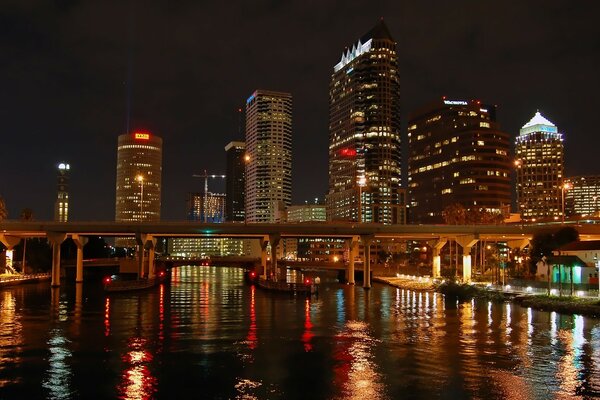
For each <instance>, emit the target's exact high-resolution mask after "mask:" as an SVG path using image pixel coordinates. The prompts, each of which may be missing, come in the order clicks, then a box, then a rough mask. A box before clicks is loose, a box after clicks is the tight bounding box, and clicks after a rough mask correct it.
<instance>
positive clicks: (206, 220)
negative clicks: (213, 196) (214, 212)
mask: <svg viewBox="0 0 600 400" xmlns="http://www.w3.org/2000/svg"><path fill="white" fill-rule="evenodd" d="M192 177H193V178H204V199H203V214H204V222H205V223H206V222H208V214H207V213H206V209H207V206H208V178H225V175H217V174H208V173H207V172H206V170H204V173H203V174H194V175H192Z"/></svg>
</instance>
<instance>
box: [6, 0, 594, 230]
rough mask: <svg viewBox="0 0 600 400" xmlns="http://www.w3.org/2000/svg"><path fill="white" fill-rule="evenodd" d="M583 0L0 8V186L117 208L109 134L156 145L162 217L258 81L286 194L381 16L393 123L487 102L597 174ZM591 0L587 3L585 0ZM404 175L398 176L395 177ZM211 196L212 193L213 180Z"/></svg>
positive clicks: (74, 205)
mask: <svg viewBox="0 0 600 400" xmlns="http://www.w3.org/2000/svg"><path fill="white" fill-rule="evenodd" d="M594 6H596V2H593V1H581V2H579V1H568V0H565V1H552V0H550V1H523V0H522V1H496V2H490V1H474V0H471V1H468V0H457V1H411V2H408V1H404V2H403V1H400V0H394V1H325V0H316V1H308V0H304V1H277V0H271V1H245V2H241V1H228V2H221V1H219V2H216V1H202V2H200V1H175V0H171V1H160V2H159V1H142V0H115V1H112V0H102V1H100V0H96V1H75V0H55V1H46V0H44V1H34V0H3V1H2V6H1V7H0V83H1V85H0V139H1V142H0V195H1V196H3V197H4V199H5V201H6V204H7V207H8V211H9V218H18V217H19V213H20V211H21V209H23V208H25V207H30V208H32V209H33V211H34V217H35V218H36V219H38V220H45V219H52V217H53V207H54V200H55V197H56V165H57V164H58V163H59V162H60V161H66V162H68V163H70V164H71V181H70V219H71V220H113V219H114V207H115V205H114V202H115V175H116V151H117V150H116V147H117V136H118V135H119V134H122V133H124V132H125V129H126V125H127V120H128V115H129V121H130V122H129V125H130V129H131V130H149V131H150V132H152V133H155V134H157V135H159V136H161V137H162V138H163V140H164V150H163V188H162V219H165V220H175V219H184V217H185V198H186V193H187V192H190V191H201V190H202V188H203V180H202V179H197V178H192V174H197V173H200V172H201V171H203V170H204V169H206V170H208V172H209V173H210V172H212V173H224V171H225V151H224V147H225V145H226V144H227V143H228V142H229V141H231V140H236V139H243V133H241V134H240V133H239V116H238V112H237V110H238V108H239V107H242V106H243V105H244V104H245V99H246V98H247V97H248V96H249V95H250V94H251V93H252V92H253V91H254V90H255V89H257V88H261V89H269V90H278V91H287V92H291V93H292V95H293V102H294V109H293V202H294V203H295V204H297V203H304V201H305V200H310V199H314V197H319V198H322V197H323V196H324V195H325V193H326V191H327V145H328V128H327V123H328V84H329V79H330V76H331V73H332V71H333V66H334V65H335V64H336V63H337V62H338V61H339V59H340V56H341V53H342V50H343V49H344V47H345V46H349V45H352V44H353V43H354V42H355V41H356V40H357V39H358V38H359V37H360V36H362V35H363V34H364V33H366V32H367V31H368V30H369V29H370V28H371V27H372V26H373V25H375V23H376V22H377V21H378V19H379V18H381V17H383V18H384V20H385V22H386V24H387V26H388V27H389V29H390V32H391V33H392V35H393V36H394V38H395V39H396V41H397V42H398V48H397V50H398V55H399V65H400V81H401V104H402V111H401V117H402V122H403V132H402V134H403V140H404V143H406V140H405V138H406V130H405V127H406V117H407V114H408V112H409V111H411V110H413V109H414V108H416V107H419V106H421V105H423V104H425V103H428V102H429V101H431V100H434V99H435V98H437V97H440V96H443V95H445V96H447V97H448V98H450V99H465V100H468V99H479V100H481V101H482V102H483V103H488V104H496V105H498V120H499V122H500V126H501V129H503V130H505V131H507V132H510V133H511V134H512V135H513V136H514V135H516V134H517V133H518V130H519V128H520V127H521V126H522V125H523V124H525V123H526V122H527V121H528V120H529V119H530V118H531V117H532V116H533V114H534V113H535V111H536V110H538V109H539V110H540V111H541V112H542V114H543V115H544V116H545V117H547V118H548V119H550V120H551V121H553V122H554V123H555V124H556V125H557V126H558V128H559V131H560V132H562V133H563V134H564V137H565V147H566V161H565V164H566V171H567V176H568V175H579V174H600V163H599V161H598V156H597V153H598V150H599V149H600V131H599V129H598V128H597V123H596V119H597V118H598V114H599V113H600V100H599V96H598V92H599V89H600V84H599V83H600V82H599V73H598V68H599V65H600V28H599V23H598V18H597V15H598V9H592V7H594ZM596 7H597V6H596ZM403 173H406V171H403ZM209 190H211V191H224V185H223V183H220V184H217V182H214V181H211V182H210V184H209Z"/></svg>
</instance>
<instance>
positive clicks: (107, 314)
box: [104, 297, 110, 336]
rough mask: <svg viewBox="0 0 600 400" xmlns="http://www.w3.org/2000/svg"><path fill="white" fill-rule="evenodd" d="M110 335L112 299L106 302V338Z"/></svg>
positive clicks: (107, 299)
mask: <svg viewBox="0 0 600 400" xmlns="http://www.w3.org/2000/svg"><path fill="white" fill-rule="evenodd" d="M108 335H110V298H109V297H107V298H106V299H105V300H104V336H108Z"/></svg>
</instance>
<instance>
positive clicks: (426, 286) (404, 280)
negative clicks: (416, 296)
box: [373, 276, 436, 291]
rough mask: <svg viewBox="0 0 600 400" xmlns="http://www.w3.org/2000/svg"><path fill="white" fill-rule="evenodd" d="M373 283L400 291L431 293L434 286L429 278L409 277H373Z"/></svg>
mask: <svg viewBox="0 0 600 400" xmlns="http://www.w3.org/2000/svg"><path fill="white" fill-rule="evenodd" d="M373 282H380V283H385V284H387V285H390V286H394V287H397V288H400V289H408V290H427V291H433V290H435V288H436V285H435V284H434V283H433V281H432V280H431V279H429V278H419V277H417V278H413V277H410V276H400V277H392V276H374V277H373Z"/></svg>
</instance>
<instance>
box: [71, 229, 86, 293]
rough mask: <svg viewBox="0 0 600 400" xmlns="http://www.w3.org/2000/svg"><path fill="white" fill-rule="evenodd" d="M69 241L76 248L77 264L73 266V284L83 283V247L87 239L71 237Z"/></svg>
mask: <svg viewBox="0 0 600 400" xmlns="http://www.w3.org/2000/svg"><path fill="white" fill-rule="evenodd" d="M71 239H73V242H75V246H77V263H76V264H75V269H76V273H75V282H83V246H85V244H86V243H87V241H88V239H87V238H86V237H85V236H79V235H71Z"/></svg>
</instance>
